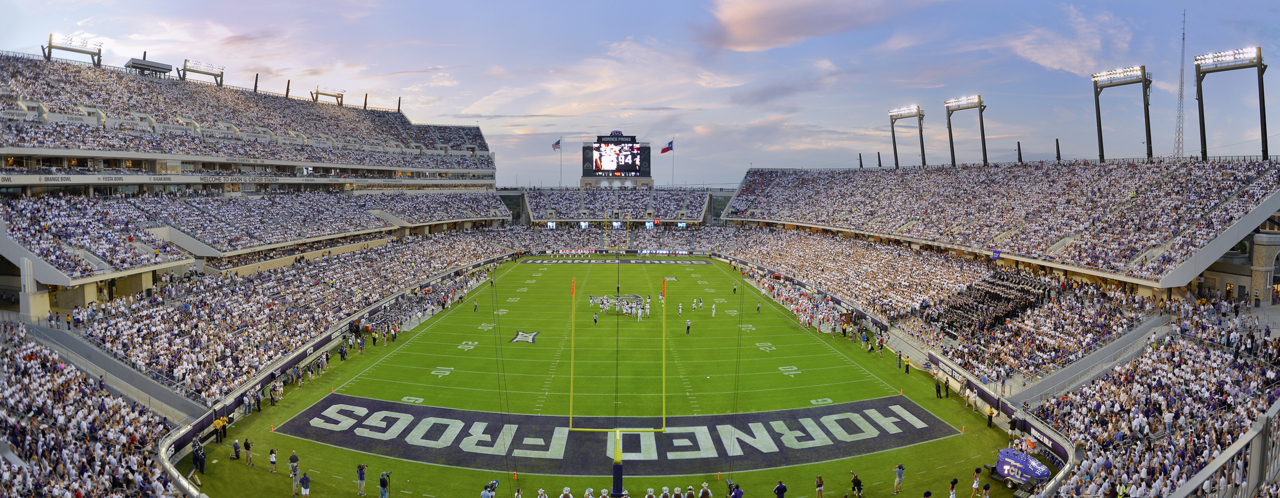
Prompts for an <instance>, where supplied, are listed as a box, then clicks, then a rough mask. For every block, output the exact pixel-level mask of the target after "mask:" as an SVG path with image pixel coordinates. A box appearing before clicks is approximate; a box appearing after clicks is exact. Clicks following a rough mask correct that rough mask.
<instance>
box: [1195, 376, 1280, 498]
mask: <svg viewBox="0 0 1280 498" xmlns="http://www.w3.org/2000/svg"><path fill="white" fill-rule="evenodd" d="M1237 457H1245V458H1247V462H1248V463H1247V468H1246V471H1245V479H1244V483H1243V484H1242V485H1239V486H1235V485H1231V484H1228V485H1227V486H1225V487H1224V488H1222V489H1219V487H1218V485H1217V484H1216V482H1215V481H1214V480H1215V478H1216V477H1217V476H1218V475H1219V474H1220V473H1230V472H1231V471H1232V468H1231V466H1232V462H1234V461H1236V458H1237ZM1277 477H1280V400H1278V401H1276V402H1275V403H1273V404H1272V405H1271V408H1270V409H1268V410H1267V412H1266V413H1265V414H1263V416H1262V417H1259V418H1258V420H1257V421H1255V422H1254V423H1253V427H1251V428H1250V429H1249V431H1248V432H1245V433H1244V434H1241V435H1240V437H1239V438H1237V439H1236V442H1234V443H1232V444H1231V446H1228V447H1227V449H1225V450H1223V451H1222V453H1220V454H1218V457H1217V458H1214V459H1213V461H1211V462H1209V464H1208V465H1205V466H1204V468H1203V469H1200V472H1197V473H1196V475H1194V476H1191V478H1190V479H1188V480H1187V482H1186V483H1184V484H1183V485H1182V486H1180V487H1178V489H1177V490H1175V491H1174V492H1173V494H1172V495H1170V498H1188V497H1191V496H1215V497H1220V498H1249V497H1253V496H1256V495H1257V493H1258V488H1260V487H1261V486H1262V485H1263V484H1265V483H1268V482H1273V481H1275V480H1276V479H1277ZM1206 484H1208V488H1207V489H1206V487H1205V486H1206Z"/></svg>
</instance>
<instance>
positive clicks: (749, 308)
mask: <svg viewBox="0 0 1280 498" xmlns="http://www.w3.org/2000/svg"><path fill="white" fill-rule="evenodd" d="M493 275H494V277H495V278H494V280H495V285H494V286H492V287H490V286H487V285H485V286H481V287H479V288H477V289H476V290H475V291H473V292H471V293H470V294H468V296H467V297H466V300H465V302H464V303H461V304H457V305H455V306H454V307H453V308H451V309H449V310H446V311H445V312H443V313H440V314H438V315H437V316H435V317H433V318H432V319H430V320H428V321H426V322H425V323H423V324H422V325H420V326H419V327H417V328H416V329H415V330H413V331H411V332H408V333H405V334H402V336H401V338H400V340H399V341H398V342H396V343H393V344H391V345H387V346H384V345H382V343H379V345H378V346H377V347H370V348H367V349H366V353H365V354H364V355H356V356H352V357H351V358H350V359H349V360H348V361H346V362H345V363H343V362H339V363H338V364H337V366H335V367H334V368H333V369H331V370H330V371H329V372H327V373H325V374H323V376H321V377H320V378H319V379H317V380H315V381H312V382H311V383H309V384H308V385H306V386H304V387H302V388H296V389H293V388H291V389H289V390H288V393H287V395H286V397H285V399H284V400H283V402H282V403H281V404H280V405H279V406H276V407H270V408H264V409H263V411H262V412H260V413H255V414H253V415H252V416H249V417H247V418H246V419H244V420H240V421H237V422H236V424H235V425H233V426H232V428H231V430H230V435H229V437H231V438H233V439H234V438H239V439H241V440H244V439H246V438H248V439H251V440H253V441H254V443H255V449H256V450H257V451H256V452H255V453H257V457H256V458H255V463H256V464H257V465H256V466H254V467H252V468H248V467H246V466H244V465H243V464H242V463H240V462H235V461H230V460H228V459H227V457H228V455H229V448H227V447H224V446H221V445H219V446H217V447H214V446H212V445H211V446H210V447H208V448H207V453H208V455H209V457H208V460H209V462H210V463H209V464H208V465H207V469H206V470H207V471H208V474H207V475H206V476H205V477H204V482H205V484H204V491H205V492H206V493H208V494H209V495H210V496H214V497H219V496H238V495H242V494H244V493H246V492H253V493H262V494H269V493H282V494H283V493H287V492H288V489H289V487H290V481H289V479H288V477H287V476H286V474H285V473H287V470H283V471H282V472H285V473H281V474H274V475H273V474H269V473H267V472H266V467H267V463H266V462H267V459H266V456H265V455H266V451H267V450H268V449H270V448H276V449H277V451H278V452H279V453H280V455H281V456H280V461H281V462H284V461H286V460H287V456H288V454H289V452H290V451H292V450H297V451H298V454H299V455H300V456H301V459H302V464H301V468H302V469H303V470H304V471H308V474H309V475H310V476H311V477H312V479H313V482H312V495H313V496H340V495H348V494H353V493H354V492H355V484H354V474H355V466H356V464H357V463H366V464H369V465H370V468H371V473H370V481H368V482H369V486H368V489H366V493H374V494H375V495H376V493H377V489H376V487H377V479H376V475H377V474H378V473H379V472H381V471H383V470H393V471H395V472H394V474H393V475H394V478H395V479H394V483H393V486H392V494H393V495H396V496H402V495H403V496H409V495H412V496H435V497H445V496H450V497H452V496H466V495H468V494H470V495H474V494H476V493H479V491H480V489H479V488H480V487H482V486H483V484H484V483H486V482H488V481H489V480H491V479H499V480H500V481H501V482H502V487H501V492H502V493H504V494H506V493H512V492H514V490H515V486H517V485H518V486H520V487H522V488H524V490H525V492H526V493H527V496H530V497H533V496H536V491H537V489H538V488H545V489H547V490H548V494H550V495H552V496H557V495H558V491H559V490H560V489H561V488H563V487H564V486H569V487H572V488H573V490H574V493H575V495H576V496H581V493H582V490H584V489H585V488H587V487H592V488H596V489H599V488H600V487H601V486H602V485H605V484H607V483H608V482H609V481H610V478H609V477H606V476H600V477H562V476H541V475H531V474H522V475H520V478H519V481H518V482H513V481H512V476H511V475H510V474H503V473H501V472H492V471H475V470H466V469H455V468H446V467H438V466H431V465H426V464H421V463H414V462H409V461H404V460H398V459H393V458H387V457H381V456H377V455H372V454H366V453H361V452H357V451H353V450H341V449H336V448H334V447H332V446H327V445H323V444H319V443H315V442H311V441H307V440H303V439H299V438H294V437H291V436H285V435H283V434H277V433H273V432H270V428H271V427H272V426H275V425H280V424H282V423H284V422H285V421H286V420H288V419H289V418H290V417H292V416H293V415H295V414H296V413H298V412H299V411H302V410H304V409H306V408H307V407H308V406H310V405H311V404H313V403H315V402H316V401H318V400H319V399H320V398H322V397H323V396H324V395H326V394H328V392H329V390H330V389H334V390H336V392H341V393H343V394H348V395H352V396H361V397H367V398H377V399H384V400H390V401H401V400H402V399H403V398H405V397H413V398H422V399H423V400H424V401H423V402H422V403H423V404H425V405H430V406H444V407H450V408H459V409H468V410H484V411H509V412H513V413H528V414H544V415H567V414H569V413H570V408H569V398H570V396H569V392H570V380H571V379H570V377H571V376H570V375H569V371H570V365H569V364H570V357H571V355H572V358H573V364H574V366H573V375H572V383H573V388H572V389H573V393H574V395H573V398H574V401H573V414H574V415H575V416H577V415H583V416H614V415H617V416H648V417H657V416H660V415H661V414H662V400H663V396H662V392H663V388H662V383H661V382H660V381H661V380H662V367H663V361H662V355H663V351H664V348H663V338H662V323H663V318H662V310H661V308H660V307H659V301H658V294H659V292H660V290H661V287H662V282H663V280H664V278H666V277H676V278H677V281H670V282H668V283H667V291H668V296H669V301H668V309H667V312H666V313H667V316H666V324H667V325H666V328H667V336H666V341H665V344H666V347H665V352H666V374H667V376H666V398H665V399H666V413H667V415H669V416H676V415H707V414H717V413H740V412H748V411H765V410H778V409H790V408H802V407H808V406H813V404H812V402H811V400H814V399H819V398H829V399H831V400H832V402H834V403H844V402H849V401H857V400H862V399H870V398H878V397H883V396H888V395H891V394H897V393H898V392H899V391H901V392H902V393H903V394H905V395H906V396H907V397H908V398H910V399H912V400H913V401H915V402H916V403H919V404H920V405H922V406H924V407H925V408H926V409H928V410H930V411H931V412H933V413H934V414H935V415H936V416H938V417H939V418H940V419H942V420H943V421H945V422H947V423H949V424H951V425H953V426H955V427H957V428H959V427H962V426H964V428H965V432H964V433H963V434H960V435H956V436H952V437H948V438H944V439H940V440H936V441H931V442H927V443H922V444H919V445H915V446H910V447H903V448H897V449H893V450H888V451H883V452H880V453H874V454H869V455H863V456H860V457H855V458H849V459H845V460H841V461H835V462H826V463H818V464H808V465H799V466H793V467H785V468H781V469H771V470H759V471H750V472H736V473H732V474H730V473H729V472H730V471H731V470H732V468H731V466H730V462H728V461H726V465H725V474H724V475H723V476H722V477H730V476H732V477H733V479H734V480H735V482H738V483H741V484H742V485H743V487H744V489H746V490H748V491H749V492H752V493H753V494H766V493H768V492H769V490H771V489H772V488H773V485H774V484H775V483H776V482H777V480H779V479H782V480H784V481H785V482H787V484H788V486H789V487H790V488H791V490H792V491H791V492H790V493H789V494H788V496H792V497H795V498H802V497H812V496H814V490H813V487H812V486H811V484H812V483H813V481H814V478H815V477H816V476H817V475H819V474H821V475H823V476H824V477H825V478H826V480H827V483H828V484H827V487H826V489H827V491H826V496H833V495H834V496H836V497H840V496H843V494H844V492H845V491H846V490H847V489H848V485H847V482H848V477H849V471H850V470H855V471H857V472H858V473H859V474H860V475H861V477H862V479H863V482H864V483H865V484H866V485H867V486H866V487H867V489H866V495H868V496H875V495H887V494H888V493H889V492H890V491H891V486H892V481H893V473H892V470H891V469H892V467H893V466H894V465H896V464H898V463H904V464H906V466H907V473H906V486H905V487H904V493H903V494H904V495H905V496H921V495H922V493H923V492H924V491H925V490H931V491H933V492H934V494H935V496H939V497H943V496H947V488H948V483H949V482H950V480H951V478H953V477H954V478H958V479H959V480H960V485H959V487H958V490H957V492H958V494H959V495H960V496H966V494H965V493H966V492H967V491H969V488H968V487H967V486H968V484H969V483H970V482H971V481H970V478H971V473H972V469H973V468H975V467H980V466H981V465H982V464H986V463H993V462H994V460H995V453H996V451H997V450H998V449H999V448H1001V447H1003V446H1005V445H1006V443H1007V441H1008V440H1007V435H1006V434H1005V433H1004V432H1003V431H1000V430H998V429H987V428H986V427H985V418H983V417H982V416H980V415H979V414H977V413H974V412H972V411H971V410H968V409H966V408H964V406H963V404H962V402H961V400H960V399H959V397H957V396H953V397H952V398H950V399H944V400H938V399H936V398H935V397H934V391H933V382H932V379H931V378H930V377H929V374H928V373H926V372H919V371H916V370H915V369H913V370H912V373H911V374H910V375H906V374H904V373H903V372H902V371H901V370H900V369H898V368H897V361H896V358H895V357H893V355H892V353H891V352H886V353H885V357H884V358H880V357H879V356H878V355H874V354H868V353H866V352H865V351H864V350H862V349H861V348H859V346H858V344H857V343H856V342H851V341H849V340H847V339H843V338H840V337H838V336H835V337H832V336H830V335H827V334H817V333H814V332H813V331H812V329H810V330H805V328H804V327H803V326H802V325H800V324H799V323H798V322H797V321H796V320H795V319H794V317H793V316H792V315H791V313H790V312H788V311H787V310H785V309H784V308H782V307H781V306H780V305H779V304H777V303H774V302H773V301H772V300H771V299H769V298H767V297H765V296H762V295H761V294H760V293H759V292H758V291H757V290H755V288H754V287H752V286H751V285H749V284H748V283H747V282H745V281H744V280H742V279H741V278H740V276H739V274H738V272H737V271H735V270H734V269H733V268H732V267H731V266H729V265H726V264H723V263H720V262H716V263H715V264H714V265H698V266H676V265H672V266H658V265H618V264H591V265H584V264H573V265H569V264H546V265H533V264H517V263H507V264H505V265H503V266H501V267H500V268H498V269H497V270H496V271H495V272H494V274H493ZM574 278H576V280H577V286H576V287H577V297H576V299H577V313H576V315H574V323H573V324H572V326H573V337H572V339H571V337H570V335H571V334H570V327H571V324H570V322H569V316H570V314H571V312H570V310H571V307H572V302H573V301H572V300H571V298H570V296H569V287H570V284H569V282H570V280H571V279H574ZM735 284H736V285H737V286H738V291H737V294H734V293H733V286H734V285H735ZM618 285H621V291H622V293H624V294H631V293H634V294H640V295H641V296H646V295H652V296H653V301H652V306H653V310H652V316H651V317H650V318H647V319H645V320H644V321H643V322H640V323H637V322H636V320H635V318H634V317H627V316H619V315H616V314H613V313H606V314H600V317H599V318H600V323H599V324H596V323H593V320H592V315H593V314H595V313H599V309H598V308H597V307H594V306H592V305H590V304H589V303H588V302H587V300H588V296H589V295H597V296H598V295H603V294H615V293H616V289H617V288H618V287H617V286H618ZM708 289H710V291H709V290H708ZM695 297H701V298H702V299H703V302H704V309H702V310H698V311H693V310H692V306H691V304H692V301H693V299H694V298H695ZM717 299H719V300H723V302H717ZM474 302H479V311H473V309H474ZM757 302H759V303H761V305H762V306H761V311H760V312H759V313H757V312H756V303H757ZM677 303H682V304H683V307H684V310H683V313H682V314H681V313H678V312H677V311H676V304H677ZM712 304H715V305H716V308H717V313H716V317H715V318H712V317H711V311H710V308H711V305H712ZM495 310H498V312H497V313H495ZM730 310H733V311H736V312H737V313H736V315H735V314H733V313H730V312H729V311H730ZM686 319H688V320H690V321H692V331H691V333H690V334H688V335H686V334H685V331H684V325H685V320H686ZM516 331H525V332H533V331H537V332H539V334H538V336H537V342H536V343H535V344H529V343H524V342H515V343H511V342H508V341H510V340H511V338H513V337H515V334H516ZM571 344H572V348H571V347H570V346H571ZM764 344H767V345H764ZM334 357H335V358H336V357H337V356H336V354H335V356H334ZM439 367H448V368H451V369H452V370H450V373H449V374H448V375H437V374H432V372H433V371H436V372H438V371H440V370H441V369H440V368H439ZM784 367H795V368H797V369H798V370H799V372H800V373H798V374H795V375H790V376H789V375H785V374H784V373H783V372H784V370H781V369H782V368H784ZM500 372H501V374H500ZM708 377H709V378H708ZM500 387H501V389H502V390H504V391H505V394H506V396H500ZM735 392H736V396H735ZM615 401H616V403H615ZM655 425H657V422H656V421H655ZM215 461H216V463H214V462H215ZM189 462H190V458H189V457H188V458H187V459H185V460H184V462H183V464H182V465H181V466H180V468H181V470H182V471H184V472H185V471H187V470H188V469H189V468H190V464H189ZM280 468H281V469H287V465H280ZM717 477H718V476H717V475H715V474H710V475H693V476H686V477H678V478H672V477H644V478H641V477H636V478H629V479H628V480H627V481H626V482H627V484H626V487H627V489H628V490H629V491H631V492H632V495H634V496H643V493H642V492H641V493H636V491H643V490H644V489H645V488H649V487H653V488H659V489H660V488H661V487H662V486H669V487H676V486H680V487H684V486H688V485H691V484H693V485H700V484H701V483H702V482H704V481H706V482H710V483H712V489H713V491H715V492H716V494H717V495H719V494H721V492H722V490H723V483H717V482H716V479H717ZM984 481H987V479H986V478H984ZM992 488H993V489H992V495H993V496H996V497H1000V498H1005V497H1008V496H1011V493H1010V492H1009V491H1007V490H1005V488H1004V487H1003V486H998V485H997V483H994V482H993V486H992ZM404 491H407V492H408V493H404ZM552 491H555V492H552Z"/></svg>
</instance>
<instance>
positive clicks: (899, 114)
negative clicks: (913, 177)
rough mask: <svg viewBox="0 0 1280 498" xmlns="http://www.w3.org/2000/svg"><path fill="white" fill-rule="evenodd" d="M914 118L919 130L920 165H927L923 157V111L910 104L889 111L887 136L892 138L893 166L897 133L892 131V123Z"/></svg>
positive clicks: (894, 163)
mask: <svg viewBox="0 0 1280 498" xmlns="http://www.w3.org/2000/svg"><path fill="white" fill-rule="evenodd" d="M906 118H916V126H917V129H919V130H920V167H921V168H923V167H925V166H926V165H927V163H926V162H925V158H924V111H922V110H920V106H918V105H912V106H907V107H899V108H897V109H894V110H892V111H889V137H890V138H891V139H892V140H893V167H894V168H897V167H898V134H897V132H896V131H894V126H893V124H894V123H896V122H898V120H899V119H906Z"/></svg>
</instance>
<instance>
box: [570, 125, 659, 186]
mask: <svg viewBox="0 0 1280 498" xmlns="http://www.w3.org/2000/svg"><path fill="white" fill-rule="evenodd" d="M582 176H583V178H587V177H617V178H624V177H639V178H648V177H649V176H650V175H649V143H648V142H638V141H636V137H635V136H629V135H623V134H622V132H620V131H614V132H612V133H610V134H608V135H599V136H597V137H596V141H595V142H583V144H582Z"/></svg>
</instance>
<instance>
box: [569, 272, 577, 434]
mask: <svg viewBox="0 0 1280 498" xmlns="http://www.w3.org/2000/svg"><path fill="white" fill-rule="evenodd" d="M577 291H578V279H577V278H576V277H575V278H574V279H573V280H570V281H569V310H570V311H569V430H573V377H574V375H573V365H574V361H573V359H574V353H575V352H577V348H575V347H573V346H574V343H575V342H576V339H577V337H576V334H575V333H574V331H575V330H576V329H577V326H576V325H577V323H578V297H577Z"/></svg>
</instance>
